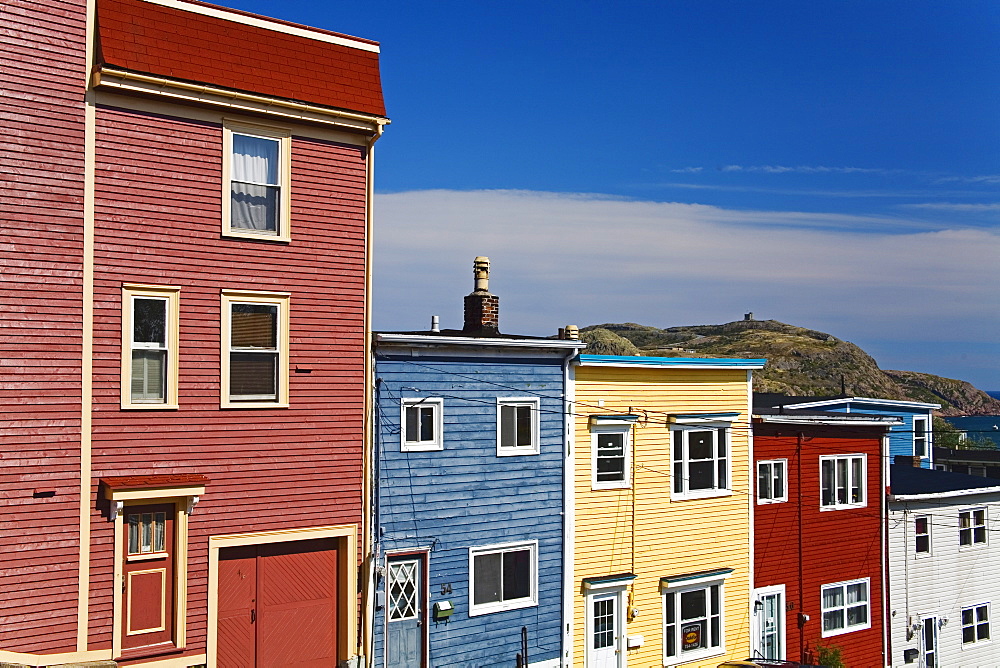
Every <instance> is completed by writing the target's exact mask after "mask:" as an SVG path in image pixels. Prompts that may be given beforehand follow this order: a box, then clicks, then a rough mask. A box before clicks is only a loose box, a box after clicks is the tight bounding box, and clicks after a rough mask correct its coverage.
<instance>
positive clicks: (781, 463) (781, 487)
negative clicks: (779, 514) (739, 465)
mask: <svg viewBox="0 0 1000 668" xmlns="http://www.w3.org/2000/svg"><path fill="white" fill-rule="evenodd" d="M787 473H788V460H787V459H774V460H771V461H760V462H757V503H780V502H782V501H788V486H787V480H788V475H787Z"/></svg>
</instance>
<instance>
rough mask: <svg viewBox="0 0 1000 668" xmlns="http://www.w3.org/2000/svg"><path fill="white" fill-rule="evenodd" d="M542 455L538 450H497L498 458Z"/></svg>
mask: <svg viewBox="0 0 1000 668" xmlns="http://www.w3.org/2000/svg"><path fill="white" fill-rule="evenodd" d="M538 454H541V453H540V452H539V451H538V449H537V448H517V449H515V448H502V449H501V448H497V457H524V456H526V455H538Z"/></svg>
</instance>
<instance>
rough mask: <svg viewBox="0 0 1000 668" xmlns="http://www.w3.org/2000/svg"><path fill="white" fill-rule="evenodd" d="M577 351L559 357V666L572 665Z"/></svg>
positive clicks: (578, 354)
mask: <svg viewBox="0 0 1000 668" xmlns="http://www.w3.org/2000/svg"><path fill="white" fill-rule="evenodd" d="M579 357H580V351H579V350H577V349H574V350H573V351H572V352H571V353H570V354H569V355H567V356H566V358H565V359H564V360H563V434H564V441H565V443H566V446H565V450H564V457H563V605H562V608H563V614H562V622H563V623H562V629H563V633H562V660H561V661H560V664H559V665H560V666H563V667H564V668H569V666H572V665H573V582H574V579H573V578H574V573H573V560H574V559H575V558H576V553H575V550H574V546H575V542H576V526H575V525H576V490H575V485H574V483H575V477H574V472H575V470H574V460H573V458H574V447H573V446H574V444H575V437H576V434H575V431H574V430H575V428H576V423H575V412H576V408H575V406H576V404H575V402H576V387H575V382H576V374H575V373H574V367H575V365H576V363H577V362H578V361H579Z"/></svg>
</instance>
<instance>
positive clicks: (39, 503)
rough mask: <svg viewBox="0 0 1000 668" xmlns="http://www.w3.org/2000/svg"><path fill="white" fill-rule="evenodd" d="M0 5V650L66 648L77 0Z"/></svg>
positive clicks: (77, 334) (76, 352)
mask: <svg viewBox="0 0 1000 668" xmlns="http://www.w3.org/2000/svg"><path fill="white" fill-rule="evenodd" d="M2 13H3V19H2V23H3V28H2V30H0V33H2V35H3V38H2V39H0V60H2V61H3V72H4V79H3V85H2V86H0V106H2V108H3V112H2V117H3V123H4V132H3V138H2V139H0V171H2V172H3V174H4V176H3V183H4V185H3V188H2V190H0V208H2V209H3V212H4V217H5V221H6V225H5V226H4V227H5V230H4V244H3V251H2V256H0V266H2V268H3V271H2V278H0V309H2V311H3V314H4V315H3V320H2V321H0V343H2V346H3V350H4V354H3V357H2V359H0V375H2V376H3V385H2V387H0V402H2V404H3V407H4V417H3V421H2V429H3V438H2V440H0V460H2V465H0V498H2V503H3V506H4V511H3V515H2V517H0V555H2V556H0V650H8V651H16V652H41V653H52V652H65V651H73V650H75V649H76V618H77V612H76V607H77V603H76V600H77V590H78V587H77V580H78V569H77V564H78V562H79V522H78V517H79V513H80V501H79V498H80V495H79V482H78V481H79V473H80V447H79V443H80V440H79V439H80V410H81V409H80V387H81V386H80V359H81V357H80V355H81V346H82V329H81V313H82V301H81V296H82V292H81V276H82V268H83V265H82V255H81V251H82V245H83V176H84V142H83V138H84V107H83V92H84V90H83V87H84V83H85V80H86V69H85V52H84V47H85V43H86V42H85V39H86V2H85V1H84V0H49V1H47V2H37V1H28V0H12V1H8V2H4V3H3V9H2ZM36 490H38V491H43V490H53V491H55V496H53V497H50V498H36V497H35V496H34V493H35V491H36Z"/></svg>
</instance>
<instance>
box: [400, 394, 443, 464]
mask: <svg viewBox="0 0 1000 668" xmlns="http://www.w3.org/2000/svg"><path fill="white" fill-rule="evenodd" d="M443 403H444V402H443V401H442V400H441V399H433V398H420V399H403V401H402V406H403V414H402V425H403V429H402V446H401V447H402V450H403V451H404V452H407V451H421V450H441V449H442V448H443V447H444V440H443V433H442V422H443V420H442V408H443Z"/></svg>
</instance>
